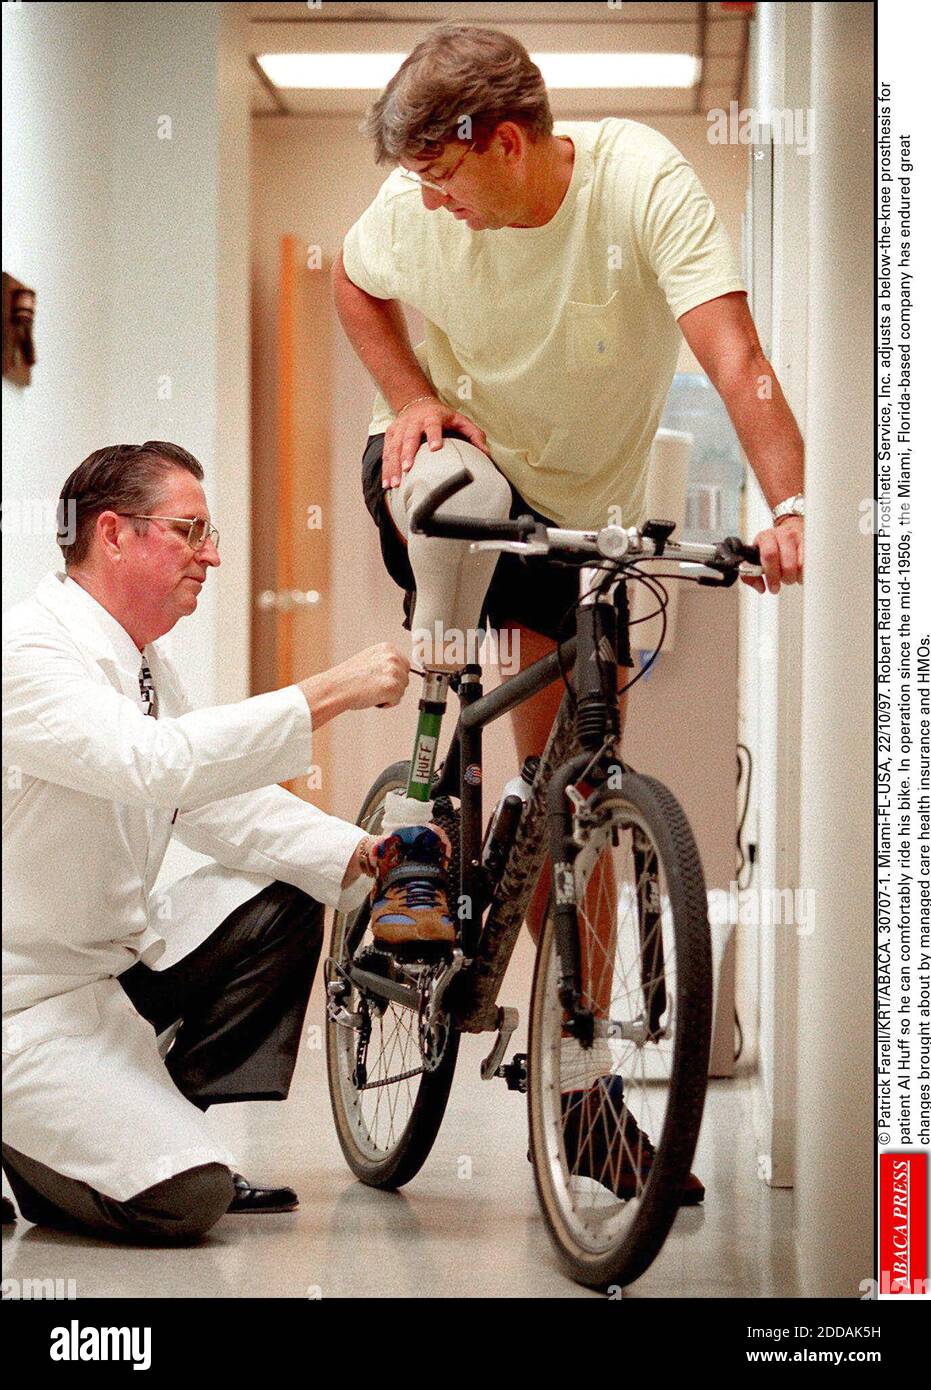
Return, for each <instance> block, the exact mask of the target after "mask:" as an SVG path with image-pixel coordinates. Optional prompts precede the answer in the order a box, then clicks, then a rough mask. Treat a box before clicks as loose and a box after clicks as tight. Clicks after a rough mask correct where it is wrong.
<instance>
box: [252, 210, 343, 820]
mask: <svg viewBox="0 0 931 1390" xmlns="http://www.w3.org/2000/svg"><path fill="white" fill-rule="evenodd" d="M329 284H330V277H329V266H328V265H326V264H325V263H324V262H323V260H322V258H321V257H320V255H319V248H317V247H313V246H312V247H308V246H307V244H306V243H305V242H304V241H303V240H302V239H301V238H299V237H297V236H283V237H282V238H281V245H280V256H279V263H278V285H277V296H276V306H275V313H274V316H273V319H274V322H273V324H269V323H259V322H256V323H255V324H254V335H253V344H254V357H255V360H254V364H253V365H254V371H253V451H252V458H253V465H252V466H253V479H252V484H253V487H252V497H253V518H252V520H253V526H252V534H253V557H252V561H253V563H252V573H253V579H254V594H253V599H254V612H253V624H252V689H253V690H254V691H256V692H261V691H265V690H273V689H276V688H277V687H280V686H285V685H290V684H292V683H293V682H295V681H297V680H301V679H302V678H303V677H305V676H309V675H312V674H313V673H314V672H316V671H321V670H324V669H325V668H326V667H328V666H329V665H331V664H332V663H331V648H332V630H331V624H332V616H333V615H332V612H331V608H330V602H329V596H330V594H331V592H332V584H331V582H330V581H331V554H330V551H331V546H330V536H329V530H328V526H329V521H330V460H331V437H332V436H331V431H332V340H331V331H330V324H331V315H330V302H329ZM257 302H258V301H257ZM328 734H329V730H328V729H326V728H324V729H322V730H321V731H320V732H319V733H318V734H315V735H314V740H313V760H314V765H313V767H312V768H311V769H310V772H309V774H308V776H307V777H303V778H298V779H295V780H294V781H292V782H290V783H288V787H289V789H290V790H291V791H293V792H295V793H296V794H297V795H298V796H301V797H303V798H304V799H305V800H309V801H313V802H314V803H315V805H318V806H320V807H321V808H322V809H323V810H328V809H329V806H330V800H331V795H332V786H331V785H330V775H331V770H330V767H329V738H328Z"/></svg>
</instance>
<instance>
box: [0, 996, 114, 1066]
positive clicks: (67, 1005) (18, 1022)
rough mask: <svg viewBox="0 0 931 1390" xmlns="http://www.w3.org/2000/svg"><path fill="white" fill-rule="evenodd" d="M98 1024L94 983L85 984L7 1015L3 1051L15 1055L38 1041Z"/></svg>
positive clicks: (77, 1034) (80, 1033) (66, 1035)
mask: <svg viewBox="0 0 931 1390" xmlns="http://www.w3.org/2000/svg"><path fill="white" fill-rule="evenodd" d="M99 1026H100V1008H99V1005H98V1003H97V997H96V994H95V989H94V985H93V984H89V985H82V986H81V988H80V989H75V990H69V991H68V992H67V993H66V994H56V995H53V996H52V997H51V998H50V999H43V1000H42V1002H41V1003H39V1004H32V1005H30V1007H29V1008H27V1009H22V1010H21V1011H20V1012H19V1013H17V1014H14V1015H13V1016H12V1017H11V1018H6V1019H4V1020H3V1052H4V1055H6V1056H12V1055H14V1054H16V1053H18V1052H25V1050H26V1048H27V1047H35V1046H36V1045H37V1044H38V1043H44V1042H51V1041H53V1040H54V1039H56V1038H76V1037H82V1036H84V1035H86V1034H88V1033H94V1032H96V1030H97V1028H98V1027H99Z"/></svg>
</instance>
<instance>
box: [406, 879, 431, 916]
mask: <svg viewBox="0 0 931 1390" xmlns="http://www.w3.org/2000/svg"><path fill="white" fill-rule="evenodd" d="M399 887H400V885H399ZM401 892H402V896H403V898H404V901H405V903H406V904H407V906H408V907H426V908H431V907H435V908H437V909H439V907H440V885H439V884H438V883H437V882H436V881H435V880H433V879H429V878H411V879H408V881H407V883H405V884H404V886H403V888H402V889H401Z"/></svg>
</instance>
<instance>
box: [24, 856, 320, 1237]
mask: <svg viewBox="0 0 931 1390" xmlns="http://www.w3.org/2000/svg"><path fill="white" fill-rule="evenodd" d="M322 942H323V908H322V907H321V905H320V904H319V903H318V902H316V901H315V900H314V899H313V898H310V897H308V895H307V894H306V893H303V892H302V891H301V890H300V889H299V888H295V887H293V886H292V885H291V884H288V883H279V882H276V883H272V884H270V885H269V887H268V888H265V889H263V891H262V892H261V893H258V894H256V896H255V897H254V898H250V899H249V901H248V902H245V903H243V904H242V906H241V907H238V908H237V909H236V911H235V912H232V913H230V915H229V916H228V917H227V918H226V919H225V920H224V921H223V922H221V924H220V925H219V926H218V927H217V928H216V929H215V930H214V931H213V932H212V933H211V934H210V936H209V937H207V939H206V940H205V941H204V942H202V943H201V945H200V946H198V947H197V948H196V949H195V950H193V951H191V952H190V953H189V954H188V955H186V956H184V957H183V958H182V959H181V960H179V961H177V962H176V963H175V964H174V965H173V966H170V967H169V968H168V969H167V970H161V971H156V970H152V969H150V968H149V966H147V965H143V964H142V963H141V962H139V963H137V964H136V965H133V966H131V967H130V969H129V970H126V971H124V972H123V974H122V975H120V977H119V980H120V984H121V985H122V986H123V989H124V990H125V991H126V993H127V995H128V996H129V998H130V999H131V1000H132V1002H133V1004H134V1005H135V1007H136V1009H137V1010H138V1011H139V1013H140V1014H142V1016H143V1018H146V1019H148V1021H149V1022H150V1023H151V1024H152V1027H153V1029H154V1031H155V1032H156V1033H161V1032H163V1031H164V1030H165V1029H166V1028H168V1027H170V1026H171V1025H172V1024H174V1023H178V1022H179V1020H180V1027H179V1028H178V1031H177V1032H176V1034H175V1038H174V1041H173V1043H172V1045H171V1049H170V1051H169V1052H168V1055H167V1057H166V1060H165V1065H166V1067H167V1069H168V1072H169V1074H170V1075H171V1077H172V1080H173V1081H174V1083H175V1085H176V1086H177V1087H178V1089H179V1090H180V1091H181V1092H182V1094H183V1095H185V1096H186V1097H187V1098H188V1099H189V1100H190V1101H192V1102H193V1103H194V1104H195V1105H197V1106H198V1107H199V1108H200V1109H202V1110H206V1109H207V1107H208V1106H210V1105H217V1104H222V1103H224V1102H230V1101H241V1100H284V1099H285V1097H286V1096H287V1094H288V1091H289V1089H290V1086H291V1077H292V1075H293V1073H294V1067H295V1064H296V1062H297V1054H298V1049H299V1047H300V1041H301V1032H302V1029H303V1025H304V1016H305V1014H306V1012H307V1004H308V1000H309V998H310V990H311V985H312V984H313V978H314V974H315V972H316V969H317V962H318V960H319V958H320V948H321V945H322ZM3 1167H4V1170H5V1172H6V1174H7V1177H8V1178H9V1181H10V1186H11V1187H12V1189H13V1193H14V1196H15V1197H16V1200H17V1202H18V1203H19V1207H20V1210H21V1211H22V1214H23V1216H25V1217H26V1218H27V1220H30V1221H35V1222H38V1223H42V1224H48V1225H55V1226H65V1227H72V1228H73V1227H78V1228H83V1229H85V1230H90V1231H93V1232H94V1233H95V1234H101V1235H109V1236H113V1235H119V1236H123V1237H130V1238H135V1239H138V1240H148V1241H157V1242H160V1243H163V1242H174V1241H182V1240H189V1239H191V1238H193V1237H196V1236H198V1235H202V1234H203V1232H204V1231H206V1230H208V1229H209V1228H210V1227H211V1226H212V1225H213V1224H214V1222H215V1221H217V1220H218V1219H219V1217H220V1216H222V1214H223V1212H224V1211H225V1210H226V1209H227V1207H228V1206H229V1204H230V1201H231V1200H232V1196H233V1186H232V1178H231V1176H230V1172H229V1170H228V1169H227V1168H226V1167H224V1166H223V1165H222V1164H218V1163H210V1164H202V1165H199V1166H198V1167H196V1168H189V1169H187V1170H186V1171H185V1172H183V1173H177V1174H175V1175H174V1176H173V1177H171V1178H167V1179H166V1180H165V1181H164V1182H160V1183H158V1184H156V1186H155V1187H151V1188H147V1189H146V1191H145V1192H141V1193H137V1194H136V1195H135V1196H133V1197H130V1198H128V1199H127V1200H126V1201H124V1202H118V1201H115V1200H114V1199H113V1198H111V1197H106V1196H105V1195H104V1194H103V1193H100V1192H97V1191H96V1190H95V1189H94V1188H92V1187H90V1186H89V1185H88V1184H87V1183H82V1182H79V1181H77V1180H76V1179H74V1178H68V1177H65V1176H64V1174H62V1173H57V1172H55V1171H54V1170H53V1169H51V1168H48V1167H47V1166H46V1165H45V1164H42V1163H39V1162H38V1161H37V1160H36V1159H33V1158H29V1157H27V1156H26V1155H25V1154H20V1153H18V1152H17V1151H16V1150H15V1149H11V1148H10V1147H9V1146H8V1145H4V1146H3Z"/></svg>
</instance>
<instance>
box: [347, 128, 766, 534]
mask: <svg viewBox="0 0 931 1390" xmlns="http://www.w3.org/2000/svg"><path fill="white" fill-rule="evenodd" d="M553 133H554V135H567V136H569V137H570V138H571V140H572V144H573V146H574V149H575V157H574V161H573V168H572V179H571V182H570V184H569V187H568V189H567V191H566V194H565V196H564V198H563V201H562V203H561V204H560V206H559V209H558V210H557V212H556V214H555V216H554V217H552V218H551V219H550V221H549V222H547V223H546V224H545V225H544V226H542V227H503V228H500V229H495V230H488V231H472V230H471V229H470V228H469V227H468V226H467V225H466V224H465V222H464V221H459V220H457V219H456V218H454V217H453V216H452V214H451V213H449V212H447V211H446V210H445V209H444V208H438V209H437V210H435V211H433V212H430V211H428V210H427V209H426V208H425V207H424V205H423V200H422V198H421V195H420V190H419V189H418V188H417V187H416V185H415V184H413V183H412V182H410V181H409V180H405V179H403V178H402V177H401V176H400V171H399V170H397V169H396V170H393V171H392V173H391V174H389V176H388V178H387V179H386V180H385V182H384V183H383V184H382V186H381V188H380V189H379V191H378V193H377V195H376V197H375V199H374V201H373V202H372V203H371V205H370V206H369V207H368V208H366V210H365V212H364V213H363V214H362V216H361V217H360V218H359V219H358V221H357V222H355V223H354V225H353V226H352V227H351V228H350V229H349V231H348V232H347V233H346V237H345V240H344V242H343V265H344V267H345V271H346V274H347V275H348V277H349V279H350V280H352V281H353V283H354V284H356V285H358V286H359V287H360V288H361V289H363V290H365V291H366V292H367V293H368V294H371V295H373V296H375V297H376V298H378V299H397V300H400V301H402V302H403V303H404V304H408V305H410V306H412V307H413V308H415V309H419V310H420V312H421V313H422V314H423V316H424V318H425V320H426V337H425V339H424V341H423V342H421V343H418V344H417V345H416V347H415V349H414V351H415V354H416V357H417V360H418V361H419V363H420V365H421V367H422V369H423V371H424V373H425V374H426V376H427V377H428V378H429V379H430V381H431V382H432V383H433V387H434V390H435V391H436V394H437V396H438V397H439V398H440V399H441V400H443V401H445V402H446V404H447V405H449V406H450V407H452V408H453V409H455V410H461V411H462V412H463V413H464V414H465V415H467V416H468V417H469V418H470V419H472V420H474V421H475V423H476V424H477V425H479V426H480V427H481V428H482V429H483V430H484V431H485V434H486V437H487V440H488V447H489V451H490V453H491V456H492V458H493V459H494V461H495V463H496V464H497V466H498V468H499V469H500V470H501V472H502V473H503V474H504V475H505V477H506V478H508V479H509V480H510V482H512V483H513V485H514V486H515V487H516V488H517V490H518V492H519V493H521V495H522V496H523V497H524V498H525V500H526V501H527V502H529V503H530V504H531V506H533V507H535V508H536V510H537V511H539V512H542V513H543V514H544V515H545V516H548V517H551V518H552V519H553V520H554V521H555V522H557V523H559V524H561V525H564V526H582V527H591V526H600V525H604V524H605V523H607V522H608V521H609V520H617V515H616V514H612V513H610V512H609V509H610V508H617V507H619V508H620V509H621V510H620V516H621V519H622V521H623V524H624V525H628V526H629V525H638V524H639V523H640V522H641V521H643V520H644V519H645V518H644V517H643V515H642V509H643V503H644V493H645V488H646V474H647V466H648V463H649V456H650V446H651V443H652V440H653V437H654V435H655V433H656V430H657V426H658V424H659V418H660V414H661V412H662V409H663V405H664V403H665V400H666V396H667V393H668V391H669V387H670V385H671V383H672V378H673V373H674V372H675V366H676V359H677V356H678V351H679V330H678V328H677V326H676V319H677V318H678V317H679V316H680V315H681V314H684V313H686V312H687V310H689V309H694V308H695V306H696V305H697V304H703V303H704V302H705V301H706V300H709V299H714V298H715V297H716V296H718V295H722V294H727V293H729V292H731V291H734V290H744V289H745V285H744V283H743V280H742V278H741V276H740V274H739V271H738V267H737V263H736V259H735V256H734V253H733V250H732V247H731V244H730V241H729V239H728V236H727V234H726V232H725V231H724V228H723V227H722V226H721V223H720V222H719V221H718V218H717V215H716V213H715V210H714V207H713V206H712V204H711V201H710V200H709V198H708V195H707V194H706V193H705V191H704V189H703V188H702V186H701V184H700V183H699V181H698V178H697V177H696V175H695V172H694V170H693V169H692V167H691V165H690V164H688V163H687V161H686V160H685V159H684V158H683V156H682V155H681V154H680V153H679V151H678V150H677V149H676V148H675V146H674V145H672V144H670V142H669V141H668V140H667V139H666V138H665V137H664V136H662V135H660V134H659V133H658V132H657V131H655V130H651V129H650V127H649V126H645V125H641V124H640V123H639V122H637V121H629V120H624V119H621V118H619V117H614V116H609V117H606V118H605V119H604V120H601V121H557V122H555V124H554V129H553ZM394 418H395V416H394V412H393V411H392V409H391V408H390V406H389V405H388V403H387V402H386V400H385V399H384V397H383V395H382V394H381V392H379V393H378V394H377V396H376V399H375V407H374V413H373V416H372V420H371V423H370V425H369V433H370V434H376V433H379V432H381V431H383V430H385V429H387V427H388V425H389V424H390V423H391V421H392V420H393V419H394Z"/></svg>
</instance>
